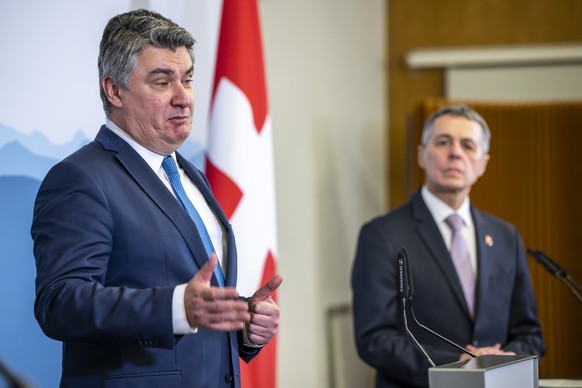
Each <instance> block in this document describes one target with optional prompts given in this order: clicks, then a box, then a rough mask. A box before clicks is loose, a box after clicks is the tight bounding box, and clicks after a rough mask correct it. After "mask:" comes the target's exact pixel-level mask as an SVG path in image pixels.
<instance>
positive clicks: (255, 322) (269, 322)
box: [246, 275, 283, 345]
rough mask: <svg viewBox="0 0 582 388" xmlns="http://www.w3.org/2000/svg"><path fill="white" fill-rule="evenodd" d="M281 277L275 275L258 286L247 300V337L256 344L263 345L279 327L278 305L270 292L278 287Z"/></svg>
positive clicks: (281, 280)
mask: <svg viewBox="0 0 582 388" xmlns="http://www.w3.org/2000/svg"><path fill="white" fill-rule="evenodd" d="M282 282H283V278H282V277H281V276H280V275H276V276H275V277H274V278H272V279H271V280H269V281H268V282H267V284H265V285H264V286H263V287H261V288H259V289H258V290H257V291H256V292H255V293H254V295H253V296H252V297H251V299H250V300H249V302H248V304H249V311H250V313H251V318H250V321H249V322H248V323H247V325H246V331H247V338H248V339H249V340H250V341H251V342H252V343H254V344H256V345H265V344H266V343H268V342H269V341H270V340H271V338H273V336H274V335H275V333H276V332H277V327H279V306H278V305H277V303H275V301H274V300H273V298H271V294H272V293H273V292H275V290H277V288H279V286H280V285H281V283H282Z"/></svg>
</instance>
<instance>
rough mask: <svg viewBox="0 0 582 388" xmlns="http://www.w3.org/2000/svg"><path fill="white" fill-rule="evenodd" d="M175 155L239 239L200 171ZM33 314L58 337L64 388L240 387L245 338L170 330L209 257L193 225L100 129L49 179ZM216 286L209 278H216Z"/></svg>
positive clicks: (37, 210) (230, 253) (41, 199)
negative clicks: (186, 287)
mask: <svg viewBox="0 0 582 388" xmlns="http://www.w3.org/2000/svg"><path fill="white" fill-rule="evenodd" d="M177 157H178V162H179V164H180V165H181V166H182V168H183V169H184V170H185V171H186V173H187V174H188V175H189V177H190V178H191V179H192V180H193V182H194V183H195V184H196V186H197V187H198V188H199V189H200V191H201V192H202V194H203V195H204V197H205V198H206V201H207V202H208V203H209V205H210V207H211V208H212V210H213V211H214V213H215V214H216V215H217V217H218V218H219V219H220V221H221V222H222V224H223V226H224V228H225V230H226V240H227V257H226V260H227V262H228V265H227V273H226V281H227V286H233V287H234V286H235V285H236V277H237V261H236V260H237V259H236V248H235V242H234V235H233V232H232V229H231V226H230V224H229V223H228V220H227V219H226V217H225V216H224V214H223V212H222V211H221V209H220V206H219V205H218V203H217V202H216V200H215V199H214V197H213V195H212V193H211V191H210V188H209V186H208V184H207V182H206V180H205V178H204V176H203V175H202V173H201V172H200V171H198V170H197V169H196V168H194V167H193V166H192V165H191V164H190V163H188V162H187V161H186V160H185V159H184V158H182V157H181V156H180V155H179V154H178V155H177ZM31 233H32V237H33V240H34V254H35V258H36V266H37V278H36V303H35V315H36V318H37V320H38V322H39V324H40V326H41V327H42V329H43V331H44V332H45V333H46V334H47V335H48V336H49V337H51V338H54V339H57V340H60V341H63V364H62V365H63V372H62V379H61V386H62V387H84V388H88V387H186V386H188V387H209V388H216V387H222V386H224V387H239V386H240V384H239V364H238V360H239V355H240V356H241V357H243V359H245V360H246V361H249V360H250V359H251V358H252V357H253V356H254V355H255V354H256V353H257V350H256V349H251V348H246V347H244V346H242V336H241V335H240V333H236V332H230V333H223V332H213V331H210V330H204V329H200V330H199V331H198V333H196V334H189V335H184V336H176V335H174V334H173V329H172V294H173V290H174V287H175V286H176V285H177V284H181V283H186V282H188V281H189V280H190V279H191V278H192V276H193V275H194V274H195V273H196V272H197V271H198V270H199V268H200V267H201V266H202V265H203V264H204V263H205V261H206V260H207V259H208V258H207V257H206V254H205V250H204V247H203V245H202V241H201V239H200V236H199V234H198V232H197V230H196V227H195V225H194V223H193V221H192V220H191V219H190V217H189V216H188V214H187V213H186V212H185V211H184V209H183V208H182V207H181V205H180V204H179V203H178V201H177V200H176V199H175V197H174V196H173V195H172V193H171V192H170V191H169V190H168V189H167V188H166V186H165V185H164V184H163V183H162V182H161V181H160V179H159V177H158V176H157V175H156V174H155V173H154V172H153V171H152V170H151V168H150V167H149V166H148V165H147V164H146V163H145V161H144V160H143V159H142V158H141V157H140V156H139V155H138V154H137V153H136V152H135V151H134V149H133V148H132V147H131V146H129V145H128V144H127V143H126V142H125V141H123V140H122V139H121V138H119V137H118V136H117V135H115V134H114V133H113V132H112V131H110V130H109V129H108V128H106V127H105V126H103V127H102V128H101V130H100V131H99V133H98V134H97V137H96V139H95V141H93V142H91V143H89V144H88V145H86V146H85V147H83V148H82V149H80V150H79V151H77V152H75V153H74V154H72V155H71V156H69V157H67V158H66V159H64V160H63V161H62V162H60V163H58V164H57V165H55V166H54V167H53V168H52V169H51V170H50V172H49V173H48V174H47V176H46V178H45V179H44V181H43V183H42V185H41V187H40V189H39V192H38V195H37V199H36V203H35V207H34V219H33V224H32V229H31ZM212 282H213V284H215V285H217V283H216V279H213V280H212Z"/></svg>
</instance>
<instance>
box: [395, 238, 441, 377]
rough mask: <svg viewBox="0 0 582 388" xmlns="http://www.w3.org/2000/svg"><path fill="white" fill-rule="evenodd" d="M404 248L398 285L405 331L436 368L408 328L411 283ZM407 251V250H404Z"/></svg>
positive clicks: (399, 260)
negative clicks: (407, 312) (407, 309)
mask: <svg viewBox="0 0 582 388" xmlns="http://www.w3.org/2000/svg"><path fill="white" fill-rule="evenodd" d="M403 250H404V248H402V249H401V250H400V252H398V285H399V286H400V298H401V301H402V317H403V318H404V330H405V331H406V334H408V336H409V337H410V338H411V339H412V341H413V342H414V344H415V345H416V347H418V348H419V349H420V351H421V352H422V353H423V354H424V357H426V359H427V360H428V362H429V364H430V365H431V366H436V364H435V363H434V361H433V360H432V359H431V358H430V356H429V355H428V353H427V352H426V350H424V348H423V347H422V345H421V344H420V342H418V340H417V339H416V337H415V336H414V334H412V332H411V331H410V329H409V328H408V319H407V318H406V300H407V299H408V298H410V283H409V282H408V280H409V277H408V275H407V273H406V271H407V269H406V268H405V266H406V264H405V262H406V257H405V254H404V253H403ZM404 251H405V250H404Z"/></svg>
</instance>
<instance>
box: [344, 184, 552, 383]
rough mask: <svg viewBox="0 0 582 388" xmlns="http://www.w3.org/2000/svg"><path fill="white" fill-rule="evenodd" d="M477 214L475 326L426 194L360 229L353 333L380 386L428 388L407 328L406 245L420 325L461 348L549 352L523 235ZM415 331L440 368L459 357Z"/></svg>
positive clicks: (425, 372) (420, 358)
mask: <svg viewBox="0 0 582 388" xmlns="http://www.w3.org/2000/svg"><path fill="white" fill-rule="evenodd" d="M471 214H472V217H473V221H474V224H475V233H476V241H477V257H478V279H477V282H478V284H477V296H476V298H477V301H476V313H475V314H476V316H475V318H474V320H473V319H472V318H471V316H470V314H469V311H468V309H467V305H466V303H465V300H464V297H463V292H462V289H461V284H460V281H459V279H458V276H457V273H456V271H455V267H454V264H453V263H452V260H451V258H450V254H449V252H448V250H447V247H446V245H445V242H444V241H443V238H442V235H441V233H440V231H439V229H438V226H437V224H436V222H435V221H434V219H433V217H432V215H431V213H430V212H429V210H428V208H427V206H426V204H425V203H424V201H423V200H422V197H421V195H420V193H416V194H415V195H414V196H413V197H412V199H411V201H410V202H409V203H407V204H405V205H404V206H402V207H400V208H398V209H396V210H394V211H393V212H390V213H388V214H387V215H384V216H382V217H378V218H376V219H374V220H372V221H370V222H369V223H367V224H365V225H364V226H363V227H362V230H361V232H360V236H359V242H358V247H357V251H356V257H355V261H354V267H353V271H352V288H353V314H354V330H355V337H356V346H357V348H358V352H359V354H360V356H361V357H362V359H363V360H364V361H366V362H367V363H368V364H370V365H371V366H373V367H374V368H376V370H377V376H376V387H382V388H388V387H428V368H429V366H430V365H429V364H428V362H427V361H426V359H425V357H424V356H423V354H422V353H421V352H420V351H419V350H418V349H417V348H416V347H415V345H414V343H413V342H412V341H411V340H410V339H409V338H408V337H407V336H406V334H405V333H404V328H403V327H404V326H403V319H402V313H401V306H400V299H399V297H398V284H399V283H398V271H397V269H398V267H397V255H398V251H399V250H400V249H401V248H403V247H405V248H406V250H407V251H408V254H409V258H410V262H411V268H412V278H413V284H414V291H415V293H414V299H413V303H414V311H415V313H416V316H417V318H418V320H419V321H420V322H421V323H423V324H424V325H426V326H428V327H429V328H431V329H433V330H435V331H436V332H438V333H440V334H442V335H444V336H445V337H448V338H449V339H451V340H453V341H454V342H456V343H458V344H460V345H461V346H465V345H467V344H470V343H472V344H474V345H475V346H490V345H494V344H495V343H500V344H501V345H502V347H503V349H505V350H509V351H514V352H516V353H517V354H532V355H542V354H543V353H544V344H543V341H542V338H541V328H540V323H539V320H538V317H537V312H536V306H535V300H534V296H533V292H532V287H531V281H530V277H529V272H528V267H527V263H526V261H525V253H524V249H523V246H522V242H521V238H520V236H519V233H518V231H517V230H516V229H515V227H513V226H512V225H510V224H508V223H506V222H504V221H502V220H500V219H498V218H495V217H493V216H491V215H489V214H486V213H484V212H482V211H479V210H477V209H475V208H472V209H471ZM487 242H489V243H491V242H492V243H493V244H492V245H490V244H487ZM409 326H410V327H411V330H412V332H413V333H414V334H415V336H416V338H417V339H418V340H419V342H421V343H422V345H423V346H424V347H425V349H426V350H427V353H428V354H429V356H430V357H431V358H432V359H433V361H434V362H435V363H436V364H437V365H441V364H445V363H449V362H454V361H458V359H459V355H460V351H458V350H456V349H455V348H453V347H451V346H450V345H448V344H446V343H444V342H442V341H441V340H439V339H438V338H435V337H433V336H431V335H430V334H428V333H426V332H424V331H422V330H419V329H418V328H417V327H416V326H415V325H414V324H410V323H409Z"/></svg>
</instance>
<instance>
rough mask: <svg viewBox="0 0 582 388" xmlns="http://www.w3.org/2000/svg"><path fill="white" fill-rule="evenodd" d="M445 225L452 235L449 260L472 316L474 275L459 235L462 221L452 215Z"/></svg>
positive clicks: (463, 242) (462, 238)
mask: <svg viewBox="0 0 582 388" xmlns="http://www.w3.org/2000/svg"><path fill="white" fill-rule="evenodd" d="M445 222H446V223H447V225H448V226H449V227H450V228H451V231H452V232H453V235H452V237H451V258H452V259H453V263H454V264H455V268H456V269H457V275H459V280H460V281H461V286H462V287H463V293H464V294H465V301H466V302H467V307H468V308H469V312H470V313H471V316H473V314H474V305H475V275H474V273H473V267H472V266H471V259H470V257H469V248H468V247H467V242H466V241H465V238H464V237H463V235H462V234H461V229H462V228H463V224H464V222H463V219H462V218H461V216H459V215H457V214H452V215H450V216H448V217H447V218H446V219H445Z"/></svg>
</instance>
